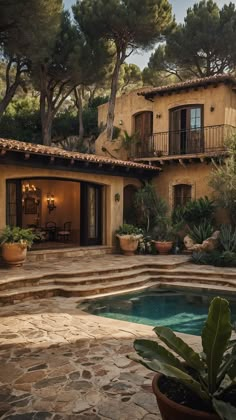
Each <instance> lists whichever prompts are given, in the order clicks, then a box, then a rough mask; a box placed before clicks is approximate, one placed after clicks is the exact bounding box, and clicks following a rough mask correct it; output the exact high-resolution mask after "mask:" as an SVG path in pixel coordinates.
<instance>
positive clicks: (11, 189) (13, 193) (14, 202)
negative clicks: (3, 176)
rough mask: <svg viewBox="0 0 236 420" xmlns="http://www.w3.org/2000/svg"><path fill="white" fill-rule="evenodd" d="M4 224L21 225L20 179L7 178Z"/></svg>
mask: <svg viewBox="0 0 236 420" xmlns="http://www.w3.org/2000/svg"><path fill="white" fill-rule="evenodd" d="M6 187H7V189H6V205H7V208H6V224H7V225H9V226H20V227H21V226H22V193H21V180H19V179H16V180H13V179H11V180H8V181H7V185H6Z"/></svg>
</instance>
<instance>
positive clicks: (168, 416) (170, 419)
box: [152, 373, 220, 420]
mask: <svg viewBox="0 0 236 420" xmlns="http://www.w3.org/2000/svg"><path fill="white" fill-rule="evenodd" d="M161 376H163V375H160V374H159V373H157V374H156V375H155V376H154V378H153V381H152V390H153V393H154V394H155V396H156V399H157V404H158V407H159V410H160V413H161V416H162V419H163V420H220V417H219V416H218V415H217V414H211V413H207V412H205V411H198V410H193V409H192V408H188V407H185V406H184V405H181V404H177V403H175V402H174V401H171V400H170V399H169V398H167V397H166V396H165V395H164V394H162V392H161V391H160V389H159V386H158V381H159V379H160V377H161Z"/></svg>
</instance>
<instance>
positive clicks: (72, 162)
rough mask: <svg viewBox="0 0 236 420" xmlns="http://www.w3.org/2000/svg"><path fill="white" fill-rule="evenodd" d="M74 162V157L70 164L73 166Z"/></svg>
mask: <svg viewBox="0 0 236 420" xmlns="http://www.w3.org/2000/svg"><path fill="white" fill-rule="evenodd" d="M74 163H75V159H73V158H72V159H71V160H70V165H71V166H73V165H74Z"/></svg>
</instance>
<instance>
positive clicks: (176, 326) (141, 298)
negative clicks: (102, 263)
mask: <svg viewBox="0 0 236 420" xmlns="http://www.w3.org/2000/svg"><path fill="white" fill-rule="evenodd" d="M212 298H213V296H205V295H204V298H202V296H200V295H196V294H187V295H186V294H182V293H175V292H169V293H168V292H165V293H162V292H151V291H144V292H141V293H133V294H122V295H116V296H112V297H105V298H98V299H95V300H92V301H87V302H86V303H84V304H83V310H85V311H87V312H89V313H91V314H94V315H99V316H103V317H106V318H113V319H120V320H123V321H130V322H135V323H137V324H145V325H153V326H156V325H164V326H166V327H169V328H171V329H173V330H174V331H178V332H182V333H186V334H193V335H201V331H202V327H203V323H204V321H205V319H206V317H207V313H208V307H209V303H210V301H211V299H212ZM230 308H231V315H232V322H233V323H234V324H235V321H236V300H235V301H231V303H230Z"/></svg>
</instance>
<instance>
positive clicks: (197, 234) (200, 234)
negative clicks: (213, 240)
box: [189, 220, 214, 244]
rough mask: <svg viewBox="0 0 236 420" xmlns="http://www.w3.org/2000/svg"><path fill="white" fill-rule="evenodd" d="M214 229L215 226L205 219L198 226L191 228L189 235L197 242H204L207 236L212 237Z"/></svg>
mask: <svg viewBox="0 0 236 420" xmlns="http://www.w3.org/2000/svg"><path fill="white" fill-rule="evenodd" d="M213 232H214V229H213V226H212V225H211V224H210V223H208V222H207V221H206V220H204V221H203V222H202V223H200V224H199V225H198V226H193V228H192V229H190V232H189V236H190V237H191V238H192V240H193V241H195V242H196V243H197V244H202V242H203V241H205V240H206V239H207V238H210V237H211V235H212V234H213Z"/></svg>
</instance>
